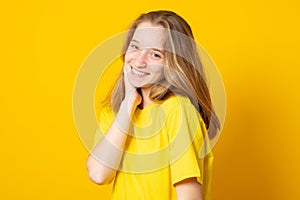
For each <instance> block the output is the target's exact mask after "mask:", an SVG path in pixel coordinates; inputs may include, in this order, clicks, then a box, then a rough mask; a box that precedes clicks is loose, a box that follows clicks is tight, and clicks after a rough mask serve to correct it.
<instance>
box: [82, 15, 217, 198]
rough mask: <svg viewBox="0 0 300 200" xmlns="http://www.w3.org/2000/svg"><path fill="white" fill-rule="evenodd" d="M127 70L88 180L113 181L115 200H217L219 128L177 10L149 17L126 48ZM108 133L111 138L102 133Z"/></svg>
mask: <svg viewBox="0 0 300 200" xmlns="http://www.w3.org/2000/svg"><path fill="white" fill-rule="evenodd" d="M122 60H123V62H124V67H123V71H122V72H121V73H120V76H119V78H118V80H117V82H116V83H115V86H114V89H113V90H112V92H111V94H110V95H109V96H108V97H107V99H106V101H105V102H104V106H103V109H102V110H101V112H100V128H99V129H100V135H102V136H103V137H101V138H100V139H98V141H97V142H96V144H95V146H94V148H93V150H92V152H91V153H90V155H89V157H88V160H87V169H88V174H89V178H90V179H91V180H92V181H93V182H95V183H97V184H108V183H111V182H112V181H113V182H114V185H113V199H118V200H122V199H129V200H135V199H153V200H157V199H179V200H185V199H188V200H190V199H199V200H208V199H210V197H209V196H210V180H211V179H210V176H211V168H212V159H213V156H212V152H211V151H210V149H209V145H208V144H209V142H207V141H206V140H207V139H208V137H207V136H209V138H213V137H214V136H215V135H216V132H217V131H218V129H219V128H220V123H219V120H218V118H217V117H216V115H215V112H214V111H213V108H212V103H211V98H210V94H209V91H208V87H207V83H206V79H205V76H204V74H203V69H202V65H201V62H200V58H199V54H198V52H197V49H196V45H195V42H194V40H193V34H192V31H191V28H190V26H189V25H188V23H187V22H186V21H185V20H184V19H183V18H181V17H180V16H178V15H177V14H176V13H174V12H171V11H153V12H149V13H147V14H142V15H141V16H140V17H138V18H137V19H136V20H135V21H134V22H133V23H132V25H131V27H130V29H129V32H128V34H127V37H126V41H125V43H124V47H123V52H122ZM102 133H104V134H102Z"/></svg>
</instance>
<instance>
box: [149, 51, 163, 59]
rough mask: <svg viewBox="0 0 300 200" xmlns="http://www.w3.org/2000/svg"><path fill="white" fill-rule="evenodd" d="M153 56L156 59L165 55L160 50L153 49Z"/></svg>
mask: <svg viewBox="0 0 300 200" xmlns="http://www.w3.org/2000/svg"><path fill="white" fill-rule="evenodd" d="M150 55H151V57H153V58H154V59H161V58H162V57H163V55H162V53H160V52H156V51H152V52H151V53H150Z"/></svg>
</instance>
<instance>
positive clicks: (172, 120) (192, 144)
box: [167, 99, 205, 185]
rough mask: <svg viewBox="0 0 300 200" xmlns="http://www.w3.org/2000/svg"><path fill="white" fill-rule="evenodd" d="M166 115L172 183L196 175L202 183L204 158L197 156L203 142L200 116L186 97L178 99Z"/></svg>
mask: <svg viewBox="0 0 300 200" xmlns="http://www.w3.org/2000/svg"><path fill="white" fill-rule="evenodd" d="M178 104H179V105H176V106H175V107H174V108H173V109H172V111H171V112H170V113H169V115H168V119H167V131H168V135H169V141H170V171H171V181H172V184H173V185H174V184H175V183H178V182H180V181H182V180H184V179H186V178H191V177H196V178H197V181H198V182H199V183H200V184H203V177H204V176H203V171H204V159H200V158H199V156H198V155H199V153H200V150H201V147H202V144H203V141H204V140H203V135H204V134H205V133H203V130H205V129H203V127H201V125H202V123H201V120H202V118H201V117H200V115H199V113H198V111H197V110H196V109H195V107H194V106H193V105H192V104H191V103H190V101H189V100H188V99H185V100H184V101H178Z"/></svg>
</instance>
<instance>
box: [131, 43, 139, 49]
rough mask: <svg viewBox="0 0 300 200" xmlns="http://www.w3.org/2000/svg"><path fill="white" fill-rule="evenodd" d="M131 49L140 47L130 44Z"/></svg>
mask: <svg viewBox="0 0 300 200" xmlns="http://www.w3.org/2000/svg"><path fill="white" fill-rule="evenodd" d="M130 48H131V49H136V50H137V49H139V47H138V45H136V44H130Z"/></svg>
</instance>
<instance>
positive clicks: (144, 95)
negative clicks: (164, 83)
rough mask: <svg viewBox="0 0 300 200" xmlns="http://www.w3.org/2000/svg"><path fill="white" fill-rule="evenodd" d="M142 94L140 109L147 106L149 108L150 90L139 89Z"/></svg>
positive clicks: (150, 102)
mask: <svg viewBox="0 0 300 200" xmlns="http://www.w3.org/2000/svg"><path fill="white" fill-rule="evenodd" d="M141 92H142V99H143V100H142V103H141V104H140V108H141V109H143V108H146V107H147V106H150V105H151V104H152V101H151V99H150V98H149V94H150V88H141Z"/></svg>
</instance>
